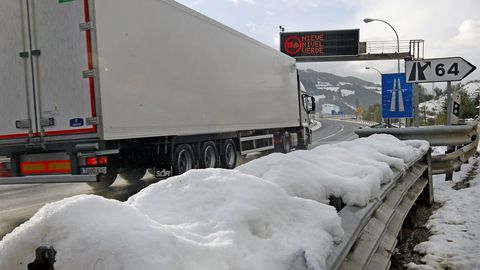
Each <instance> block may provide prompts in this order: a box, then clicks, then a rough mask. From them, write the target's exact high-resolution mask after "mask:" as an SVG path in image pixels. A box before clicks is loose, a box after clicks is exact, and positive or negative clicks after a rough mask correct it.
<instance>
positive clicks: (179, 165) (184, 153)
mask: <svg viewBox="0 0 480 270" xmlns="http://www.w3.org/2000/svg"><path fill="white" fill-rule="evenodd" d="M172 163H173V173H174V175H180V174H183V173H185V172H186V171H188V170H190V169H193V167H194V164H195V158H194V155H193V149H192V147H191V146H190V145H189V144H181V145H179V146H177V148H175V154H174V155H173V162H172Z"/></svg>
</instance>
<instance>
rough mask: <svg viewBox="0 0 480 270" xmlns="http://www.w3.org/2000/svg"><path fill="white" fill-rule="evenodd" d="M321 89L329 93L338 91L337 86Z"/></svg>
mask: <svg viewBox="0 0 480 270" xmlns="http://www.w3.org/2000/svg"><path fill="white" fill-rule="evenodd" d="M321 89H324V90H327V91H330V92H338V89H340V87H339V86H327V87H322V88H321Z"/></svg>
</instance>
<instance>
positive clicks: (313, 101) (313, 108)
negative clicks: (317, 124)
mask: <svg viewBox="0 0 480 270" xmlns="http://www.w3.org/2000/svg"><path fill="white" fill-rule="evenodd" d="M310 100H311V102H312V109H311V110H310V111H309V113H310V112H315V111H316V110H317V104H316V103H315V98H314V97H310Z"/></svg>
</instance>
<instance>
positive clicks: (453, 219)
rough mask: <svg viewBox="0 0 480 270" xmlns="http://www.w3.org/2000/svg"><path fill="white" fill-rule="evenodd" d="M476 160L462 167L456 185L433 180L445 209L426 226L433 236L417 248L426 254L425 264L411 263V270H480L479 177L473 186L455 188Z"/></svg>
mask: <svg viewBox="0 0 480 270" xmlns="http://www.w3.org/2000/svg"><path fill="white" fill-rule="evenodd" d="M474 161H478V159H471V160H470V164H469V165H464V166H462V170H461V171H460V172H459V173H455V174H454V180H453V182H452V181H445V176H444V175H438V176H435V177H434V197H435V201H436V202H440V203H442V205H443V206H442V207H441V208H440V209H438V210H437V211H436V212H435V213H434V214H433V215H432V216H431V217H430V220H429V221H428V223H427V225H426V226H427V228H428V229H429V230H430V232H431V233H432V234H433V235H432V236H431V237H430V238H429V240H428V241H426V242H423V243H420V244H419V245H417V246H416V247H415V249H414V250H415V251H417V252H419V253H421V254H425V256H424V257H423V258H422V261H423V262H424V263H426V265H416V264H414V263H410V264H409V265H408V268H409V269H480V244H479V243H480V211H478V206H479V205H480V175H476V176H475V178H474V179H473V180H472V181H470V187H467V188H465V189H460V190H455V189H453V188H452V187H453V186H454V185H455V183H456V182H458V181H461V180H462V179H463V178H464V177H465V175H466V174H467V172H468V171H469V170H470V169H471V165H472V163H473V162H474ZM477 174H478V171H477Z"/></svg>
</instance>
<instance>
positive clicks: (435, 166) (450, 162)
mask: <svg viewBox="0 0 480 270" xmlns="http://www.w3.org/2000/svg"><path fill="white" fill-rule="evenodd" d="M479 140H480V138H479V137H478V136H477V138H476V140H475V141H473V142H472V143H470V144H468V145H466V146H464V147H462V148H460V149H458V150H457V151H455V152H453V153H446V154H445V155H438V156H433V157H432V171H433V174H444V173H449V172H453V171H455V170H457V169H459V168H460V166H462V164H464V163H465V162H467V161H468V160H469V159H470V157H472V156H473V155H475V153H476V152H477V147H478V142H479Z"/></svg>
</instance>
